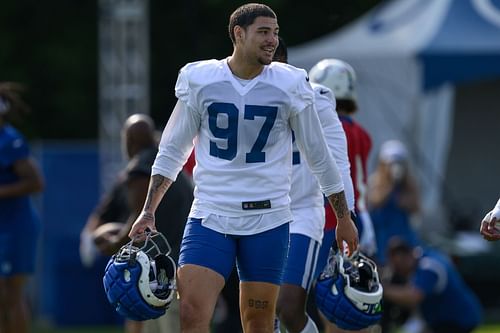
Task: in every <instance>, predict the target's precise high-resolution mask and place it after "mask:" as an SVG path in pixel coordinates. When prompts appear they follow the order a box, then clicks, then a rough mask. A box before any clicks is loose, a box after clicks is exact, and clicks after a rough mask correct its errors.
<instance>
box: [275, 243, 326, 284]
mask: <svg viewBox="0 0 500 333" xmlns="http://www.w3.org/2000/svg"><path fill="white" fill-rule="evenodd" d="M319 249H320V246H319V242H317V241H315V240H314V239H312V238H309V237H308V236H306V235H302V234H290V249H289V250H288V259H287V262H286V266H285V274H284V277H283V282H284V283H288V284H293V285H297V286H301V287H302V288H304V290H306V291H309V289H310V288H311V285H312V283H313V281H314V279H315V278H316V276H315V275H314V273H315V271H316V263H317V259H318V253H319Z"/></svg>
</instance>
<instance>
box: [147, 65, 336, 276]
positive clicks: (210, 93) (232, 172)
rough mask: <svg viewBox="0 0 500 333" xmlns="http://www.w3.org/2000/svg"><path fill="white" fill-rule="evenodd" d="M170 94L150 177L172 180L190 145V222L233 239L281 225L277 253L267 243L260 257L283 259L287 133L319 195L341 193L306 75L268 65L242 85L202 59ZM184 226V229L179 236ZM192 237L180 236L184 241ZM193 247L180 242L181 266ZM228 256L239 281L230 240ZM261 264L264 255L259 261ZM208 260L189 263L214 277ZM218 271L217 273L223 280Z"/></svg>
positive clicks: (287, 203) (287, 208)
mask: <svg viewBox="0 0 500 333" xmlns="http://www.w3.org/2000/svg"><path fill="white" fill-rule="evenodd" d="M175 91H176V96H177V98H178V103H177V105H176V108H175V110H174V112H173V114H172V116H171V119H170V120H169V122H168V124H167V126H166V128H165V130H164V132H163V135H162V140H161V143H160V149H159V153H158V156H157V158H156V160H155V163H154V165H153V167H152V174H153V175H154V174H161V175H162V176H165V177H167V178H169V179H172V180H173V179H175V177H176V175H177V173H178V172H179V170H180V169H181V168H182V165H183V164H184V162H185V161H186V159H187V158H188V155H189V153H190V151H191V149H192V147H193V144H194V146H195V156H196V167H195V169H194V174H193V178H194V182H195V185H196V187H195V192H194V194H195V199H194V201H193V205H192V208H191V213H190V217H191V218H192V219H194V220H196V221H199V224H200V225H201V227H203V228H208V229H210V230H212V231H215V232H217V233H220V234H223V235H233V236H248V235H256V234H259V233H264V232H267V231H271V230H273V229H276V228H278V227H281V226H284V225H286V233H287V234H286V239H284V240H283V241H284V242H285V243H286V244H285V243H284V244H283V245H284V252H281V251H277V250H276V244H274V245H275V247H273V244H270V243H271V242H269V248H267V247H266V246H265V244H260V246H261V247H263V248H265V249H266V251H268V252H267V253H266V252H263V255H264V257H272V256H273V255H275V253H276V252H277V253H278V255H279V256H280V258H281V257H283V261H284V260H285V258H286V252H287V249H288V223H289V222H290V221H291V220H292V214H291V210H290V197H289V192H290V182H291V169H292V130H293V131H294V133H295V138H296V142H297V144H298V146H299V148H300V149H301V151H302V154H303V156H304V159H305V160H306V161H307V162H308V164H309V165H310V167H311V169H312V171H313V174H314V175H315V176H316V177H317V178H318V180H319V184H320V187H321V189H322V191H323V192H324V193H325V194H326V195H330V194H333V193H338V192H340V191H342V190H343V189H344V186H343V182H342V179H341V177H340V174H339V172H338V169H337V166H336V163H335V160H334V159H333V157H332V156H331V155H330V153H329V150H328V146H327V144H326V141H325V139H324V137H323V136H322V135H318V133H321V124H320V122H319V120H318V116H317V113H316V112H315V109H314V92H313V90H312V88H311V86H310V84H309V82H308V80H307V74H306V72H305V71H304V70H301V69H297V68H295V67H293V66H290V65H287V64H282V63H272V64H270V65H267V66H264V69H263V71H262V72H261V73H260V74H259V75H258V76H256V77H255V78H254V79H252V80H249V81H248V82H242V80H239V79H238V78H236V77H235V76H234V75H233V73H232V72H231V70H230V68H229V66H228V63H227V59H224V60H207V61H201V62H195V63H190V64H187V65H186V66H185V67H184V68H182V69H181V71H180V73H179V77H178V80H177V84H176V88H175ZM304 147H306V149H304ZM188 224H189V222H188ZM191 229H192V228H190V227H189V225H188V227H187V228H186V231H187V230H191ZM192 232H193V231H192V230H191V235H187V234H186V233H185V240H186V237H187V238H189V237H188V236H192ZM283 232H285V231H283ZM240 238H241V237H235V239H236V240H238V239H240ZM258 245H259V244H256V245H255V246H258ZM193 247H194V245H193V246H190V245H189V242H187V241H186V242H185V244H183V249H181V258H180V264H183V263H188V262H191V261H192V260H194V259H193V256H191V255H188V254H187V253H188V252H189V250H190V249H191V248H193ZM231 248H232V246H231ZM183 251H185V253H184V255H185V256H184V257H183ZM231 251H233V250H231ZM235 251H236V254H234V253H233V254H229V253H226V254H225V255H224V257H225V258H230V259H231V260H233V261H234V258H235V256H237V257H238V267H239V268H240V277H241V273H242V272H241V263H240V260H241V259H242V258H244V257H246V256H245V253H239V252H238V251H239V248H238V244H237V241H236V248H235ZM219 254H220V253H219ZM213 255H215V254H213ZM209 256H210V254H209V253H208V254H207V253H205V254H204V257H209ZM231 256H233V257H231ZM254 256H256V255H255V254H252V255H250V254H249V255H248V257H254ZM263 259H267V258H262V257H260V258H258V260H263ZM183 260H184V261H183ZM212 260H213V258H212ZM254 260H257V259H254ZM280 260H281V259H280ZM208 261H209V260H204V259H203V258H202V259H199V261H196V263H197V264H200V265H205V266H208V267H210V268H213V269H215V270H216V271H219V272H220V268H217V267H212V266H211V265H210V263H208ZM264 261H265V260H264ZM278 261H279V260H278ZM224 267H226V266H225V265H224ZM226 268H227V267H226ZM226 268H225V269H226ZM225 269H224V272H220V273H221V274H223V275H224V276H226V272H225ZM281 269H282V268H281ZM249 279H252V277H249ZM271 280H272V281H271V282H279V281H276V280H275V279H271Z"/></svg>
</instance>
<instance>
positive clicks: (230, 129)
mask: <svg viewBox="0 0 500 333" xmlns="http://www.w3.org/2000/svg"><path fill="white" fill-rule="evenodd" d="M219 114H223V115H226V117H227V127H223V128H221V127H219V126H217V118H218V116H219ZM277 114H278V108H277V107H275V106H261V105H245V112H244V114H243V119H246V120H254V119H255V117H265V121H264V124H263V125H262V128H261V129H260V131H259V135H258V136H257V139H256V140H255V142H254V144H253V146H252V149H251V150H250V152H248V153H246V155H245V159H246V162H247V163H258V162H265V161H266V153H265V152H263V151H262V150H263V149H264V147H265V145H266V143H267V139H268V138H269V133H271V129H272V128H273V126H274V122H275V121H276V115H277ZM208 127H209V128H210V131H211V132H212V134H213V136H215V137H216V138H218V139H226V141H227V144H226V148H220V147H219V146H217V143H216V142H214V141H210V155H212V156H215V157H219V158H222V159H225V160H229V161H231V160H232V159H234V158H235V157H236V149H237V147H238V108H237V107H236V105H234V104H231V103H212V104H210V106H209V107H208Z"/></svg>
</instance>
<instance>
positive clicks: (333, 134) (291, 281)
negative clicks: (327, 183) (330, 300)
mask: <svg viewBox="0 0 500 333" xmlns="http://www.w3.org/2000/svg"><path fill="white" fill-rule="evenodd" d="M287 58H288V57H287V48H286V45H285V42H284V40H283V39H282V38H281V37H280V38H279V45H278V47H277V49H276V52H275V54H274V60H275V61H280V62H284V63H287V62H288V59H287ZM312 87H313V89H314V92H315V105H316V111H317V113H318V117H319V120H320V122H321V126H322V129H323V134H324V136H325V138H326V141H327V144H328V147H329V149H330V151H331V153H332V155H333V156H334V158H335V161H336V163H337V167H338V168H339V170H340V172H341V175H342V181H343V183H344V191H345V193H346V198H347V203H348V208H349V210H351V211H353V210H354V191H353V185H352V181H351V176H350V167H349V160H348V157H347V142H346V136H345V133H344V130H343V128H342V124H341V123H340V120H339V117H338V115H337V112H335V98H334V97H333V94H332V91H331V90H330V89H329V88H327V87H325V86H322V85H319V84H312ZM301 157H302V156H301V154H300V151H299V149H298V148H297V146H296V144H295V142H294V147H293V158H292V164H293V168H292V186H291V190H290V199H291V208H292V214H293V221H292V223H290V249H289V252H288V259H287V263H286V266H285V273H284V277H283V285H282V286H281V289H280V293H279V297H278V305H277V315H278V318H279V320H280V322H281V323H282V324H283V325H284V326H285V328H286V330H287V332H292V333H298V332H303V333H318V328H317V327H316V324H315V323H314V321H313V320H312V319H311V318H310V317H309V316H308V315H307V313H306V301H307V295H308V293H309V290H310V288H311V285H312V283H313V282H314V281H315V279H316V278H317V275H318V274H317V273H316V264H317V259H318V253H319V248H320V246H321V241H322V238H323V228H324V224H325V209H324V199H323V194H322V193H321V190H320V187H319V184H318V182H317V181H316V179H315V178H314V175H313V174H312V173H311V171H310V169H309V167H308V165H307V163H306V162H305V161H304V160H303V159H301ZM332 241H333V238H331V239H330V240H329V242H328V243H326V244H325V246H326V248H330V247H331V245H332ZM325 263H326V262H325ZM319 271H320V270H318V272H319ZM275 326H276V327H275V332H279V327H278V326H279V324H276V325H275Z"/></svg>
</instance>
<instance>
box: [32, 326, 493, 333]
mask: <svg viewBox="0 0 500 333" xmlns="http://www.w3.org/2000/svg"><path fill="white" fill-rule="evenodd" d="M32 332H33V333H122V332H123V329H122V328H117V327H86V328H71V329H70V328H67V329H47V328H46V329H42V328H35V329H33V331H32ZM227 333H231V332H227ZM450 333H451V332H450ZM474 333H500V324H498V325H484V326H482V327H481V328H479V329H477V330H475V331H474Z"/></svg>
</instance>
